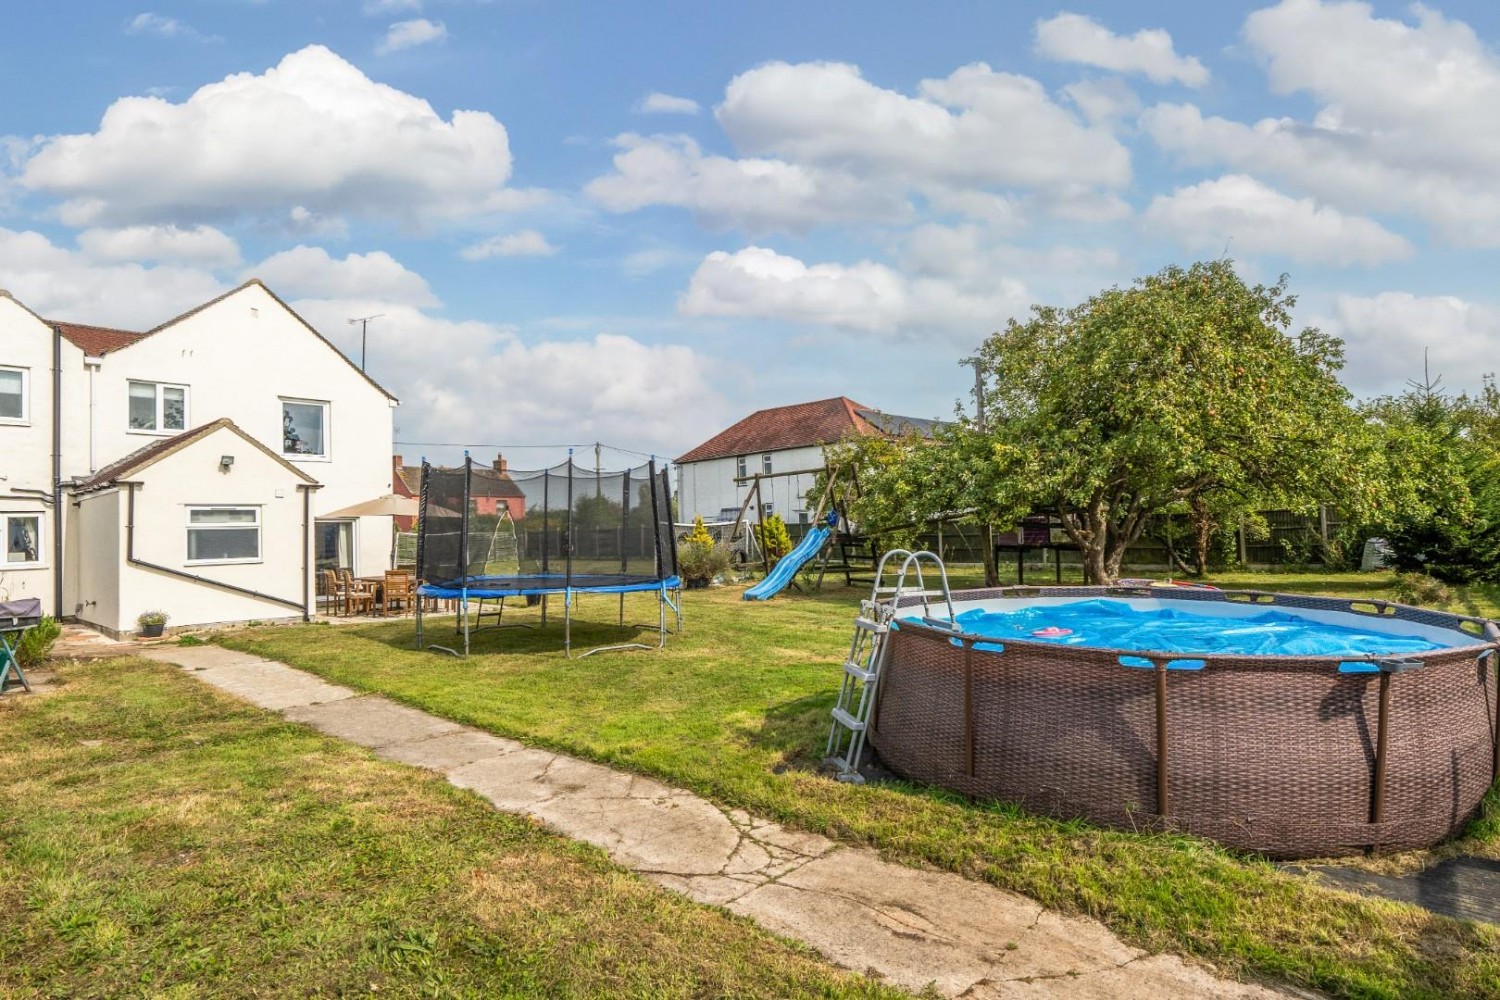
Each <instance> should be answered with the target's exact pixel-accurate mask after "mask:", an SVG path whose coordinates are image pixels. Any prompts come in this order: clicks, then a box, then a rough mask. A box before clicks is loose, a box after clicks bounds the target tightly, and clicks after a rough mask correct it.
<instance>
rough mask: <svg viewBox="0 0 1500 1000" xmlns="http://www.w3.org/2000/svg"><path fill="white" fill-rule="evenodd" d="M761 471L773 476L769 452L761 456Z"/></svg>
mask: <svg viewBox="0 0 1500 1000" xmlns="http://www.w3.org/2000/svg"><path fill="white" fill-rule="evenodd" d="M760 471H761V472H763V473H764V474H766V475H768V476H769V475H770V474H771V455H770V453H769V452H767V453H766V454H764V455H762V456H760Z"/></svg>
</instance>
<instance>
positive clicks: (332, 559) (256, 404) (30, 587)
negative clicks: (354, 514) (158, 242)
mask: <svg viewBox="0 0 1500 1000" xmlns="http://www.w3.org/2000/svg"><path fill="white" fill-rule="evenodd" d="M54 387H56V390H57V391H56V392H54ZM17 395H19V397H20V399H19V401H17V399H16V396H17ZM54 396H55V397H56V405H54ZM396 405H397V402H396V400H395V398H394V397H392V396H391V395H390V394H389V393H388V392H386V391H385V390H384V389H383V388H381V387H380V386H379V385H378V384H376V383H375V382H374V381H372V380H371V379H370V378H368V377H367V376H366V375H365V374H364V373H363V372H361V371H360V370H359V369H358V368H357V367H355V366H354V365H353V364H352V363H351V362H350V361H349V360H348V359H347V358H346V357H345V356H344V355H343V354H342V353H340V352H339V351H338V350H337V349H336V348H335V347H334V346H333V345H332V344H330V343H329V342H328V341H327V340H325V339H324V338H323V337H322V336H321V335H320V334H318V333H317V331H315V330H314V329H313V328H312V327H311V326H309V325H308V324H307V323H306V322H305V321H303V320H302V318H301V317H299V316H298V315H297V314H296V313H295V312H293V311H292V310H291V309H290V308H288V307H287V305H286V304H285V303H283V302H282V301H281V300H280V299H278V298H277V297H276V296H275V295H274V294H272V293H271V291H270V290H269V289H267V288H266V287H265V286H264V285H262V284H261V283H260V282H259V281H250V282H247V283H246V284H244V285H242V286H240V287H239V288H236V289H235V290H233V291H231V292H229V293H227V294H226V295H223V296H221V297H219V298H217V299H214V300H213V301H211V302H208V303H205V304H204V305H202V306H199V307H198V308H196V309H194V310H192V311H190V312H188V313H185V314H184V315H182V316H179V317H177V318H176V319H173V320H170V321H168V322H166V323H163V324H162V325H161V326H158V327H156V328H155V329H152V330H150V331H146V332H144V333H134V332H129V331H121V330H113V329H109V328H102V327H92V326H86V325H82V324H74V323H66V322H57V321H48V320H43V319H41V318H40V317H38V316H36V315H35V314H34V313H32V312H31V311H29V310H28V309H26V308H25V307H24V306H23V305H21V304H20V303H18V302H16V301H15V300H14V299H12V298H10V297H8V296H0V510H3V511H4V513H3V514H0V517H3V518H5V521H4V524H3V527H4V528H5V531H6V543H7V548H6V557H5V563H4V565H3V566H0V592H8V593H9V594H10V595H11V596H13V597H15V596H23V595H24V596H37V597H41V598H42V599H43V606H44V607H46V608H47V609H48V610H49V611H53V612H57V611H60V613H61V615H62V616H64V617H77V618H78V619H79V620H80V621H83V622H86V623H89V624H93V625H96V626H99V627H100V628H103V629H105V630H107V631H110V632H127V631H133V630H134V629H135V627H136V626H135V616H136V614H138V613H139V612H140V611H142V610H148V609H158V608H159V609H160V610H163V611H166V612H167V613H168V614H169V615H171V624H173V625H191V624H204V623H210V622H222V621H240V620H245V619H251V618H258V619H271V618H284V617H292V616H300V615H302V614H304V613H310V612H311V609H312V601H313V596H312V595H313V594H314V589H313V581H314V579H315V575H314V574H315V573H316V571H317V570H318V569H319V568H335V567H337V568H345V569H349V570H351V571H353V572H354V573H355V574H357V575H358V574H371V573H379V572H380V571H381V570H383V569H384V568H386V567H387V566H388V565H389V559H390V551H391V531H392V526H391V519H390V518H389V517H365V518H353V519H337V520H331V519H326V518H323V517H321V515H322V514H324V513H325V512H329V511H334V510H337V509H338V508H341V507H347V506H349V505H352V504H355V503H359V502H361V501H364V500H369V499H372V498H374V497H377V496H380V495H383V494H385V493H389V492H391V464H390V454H391V443H392V435H393V427H394V416H393V410H394V407H395V406H396ZM6 414H10V416H6ZM17 414H19V415H17ZM54 414H55V415H56V418H55V419H54ZM214 448H219V449H220V451H218V452H214ZM54 452H56V453H57V461H56V475H55V476H54V463H53V453H54ZM54 481H59V482H60V483H61V484H62V488H61V490H60V492H61V494H62V497H61V508H60V510H61V515H60V516H59V513H58V511H59V508H58V507H57V506H56V505H54V504H53V503H52V497H51V494H52V492H54V485H53V484H54ZM132 503H133V519H131V516H130V515H131V514H132V510H131V509H130V508H131V504H132ZM304 506H305V507H306V516H305V517H304V512H303V507H304ZM304 522H305V523H304ZM59 524H60V526H61V536H60V541H61V547H62V552H61V553H60V554H59V552H58V551H57V543H58V541H59V534H58V529H59ZM28 532H30V533H33V534H34V535H35V536H36V544H34V545H32V546H31V547H29V548H28V547H27V542H26V539H25V538H24V537H23V536H25V535H26V534H27V533H28ZM144 564H149V567H148V566H147V565H144ZM59 569H61V571H62V572H61V575H60V579H59V574H58V570H59ZM59 590H60V591H61V593H60V594H59V593H58V591H59ZM250 594H262V595H266V599H258V598H255V597H252V596H249V595H250Z"/></svg>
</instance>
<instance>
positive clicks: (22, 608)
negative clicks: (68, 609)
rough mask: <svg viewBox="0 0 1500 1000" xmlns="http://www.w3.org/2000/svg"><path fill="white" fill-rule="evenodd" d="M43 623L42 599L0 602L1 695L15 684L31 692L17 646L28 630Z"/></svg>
mask: <svg viewBox="0 0 1500 1000" xmlns="http://www.w3.org/2000/svg"><path fill="white" fill-rule="evenodd" d="M41 621H42V602H41V599H40V598H37V597H28V598H25V599H23V600H19V601H0V694H4V693H5V689H6V687H8V686H9V685H11V684H12V683H15V682H19V683H20V685H21V687H23V688H25V689H26V690H27V691H30V690H31V685H30V684H28V683H27V682H26V675H25V674H23V673H21V661H20V660H19V659H17V658H16V644H17V643H18V642H19V641H20V639H21V636H22V635H23V634H25V632H26V630H27V629H29V628H31V627H33V626H35V625H39V624H40V623H41ZM12 675H14V677H13V676H12Z"/></svg>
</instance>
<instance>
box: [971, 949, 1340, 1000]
mask: <svg viewBox="0 0 1500 1000" xmlns="http://www.w3.org/2000/svg"><path fill="white" fill-rule="evenodd" d="M1301 995H1302V996H1307V997H1312V996H1314V994H1310V993H1307V994H1301ZM1121 997H1193V998H1202V1000H1278V998H1280V1000H1284V997H1285V994H1282V993H1277V992H1274V991H1272V990H1268V989H1266V988H1265V987H1263V986H1257V985H1254V984H1251V983H1236V982H1231V981H1227V980H1223V979H1217V978H1215V977H1214V976H1213V975H1212V974H1211V973H1209V972H1208V971H1207V970H1205V969H1199V968H1196V967H1194V966H1191V965H1188V964H1186V963H1185V962H1183V961H1182V959H1180V958H1177V957H1176V956H1175V955H1152V956H1149V957H1145V958H1141V959H1139V960H1137V961H1133V962H1130V963H1129V964H1127V965H1123V966H1118V967H1116V968H1111V969H1102V970H1100V971H1098V972H1091V973H1085V974H1082V975H1063V976H1057V977H1051V978H1034V979H1026V980H1009V981H1000V982H985V983H981V984H979V985H977V986H976V987H975V988H974V989H972V990H970V991H969V992H967V993H965V994H964V1000H1064V998H1066V1000H1120V998H1121Z"/></svg>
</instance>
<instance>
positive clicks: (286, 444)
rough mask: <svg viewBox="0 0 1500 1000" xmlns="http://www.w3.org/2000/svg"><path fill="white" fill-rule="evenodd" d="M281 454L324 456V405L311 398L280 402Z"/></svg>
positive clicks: (307, 456) (326, 451)
mask: <svg viewBox="0 0 1500 1000" xmlns="http://www.w3.org/2000/svg"><path fill="white" fill-rule="evenodd" d="M281 453H282V454H283V455H287V456H296V457H300V458H327V457H328V404H327V403H324V402H319V401H317V400H311V399H283V400H282V401H281Z"/></svg>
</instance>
